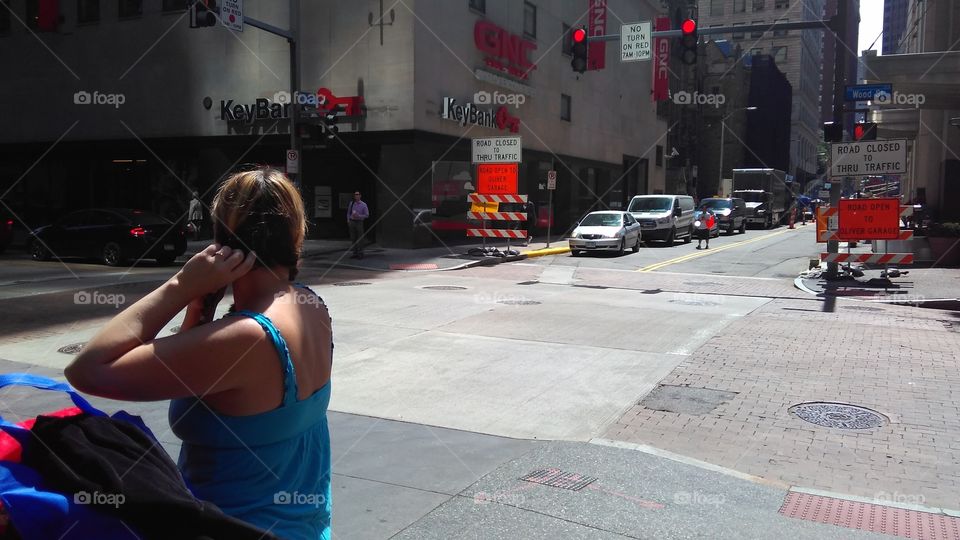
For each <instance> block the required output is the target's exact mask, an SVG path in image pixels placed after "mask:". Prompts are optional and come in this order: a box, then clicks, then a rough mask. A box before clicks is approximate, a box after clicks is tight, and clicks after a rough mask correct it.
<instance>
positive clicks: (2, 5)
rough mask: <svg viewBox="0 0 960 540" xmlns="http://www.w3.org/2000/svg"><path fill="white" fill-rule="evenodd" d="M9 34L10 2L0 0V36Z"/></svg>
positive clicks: (8, 0)
mask: <svg viewBox="0 0 960 540" xmlns="http://www.w3.org/2000/svg"><path fill="white" fill-rule="evenodd" d="M9 33H10V0H0V34H9Z"/></svg>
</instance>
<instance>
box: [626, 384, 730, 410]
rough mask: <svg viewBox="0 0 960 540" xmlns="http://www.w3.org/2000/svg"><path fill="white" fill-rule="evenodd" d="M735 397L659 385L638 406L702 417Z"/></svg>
mask: <svg viewBox="0 0 960 540" xmlns="http://www.w3.org/2000/svg"><path fill="white" fill-rule="evenodd" d="M736 396H737V393H736V392H727V391H725V390H714V389H713V388H696V387H690V386H676V385H670V384H661V385H660V386H658V387H656V388H654V389H653V391H652V392H650V393H649V394H647V397H645V398H643V401H641V402H640V403H639V405H641V406H643V407H646V408H648V409H653V410H655V411H665V412H672V413H683V414H693V415H704V414H707V413H709V412H710V411H712V410H714V409H716V408H717V407H719V406H720V405H721V404H723V403H724V402H727V401H730V400H731V399H733V398H735V397H736Z"/></svg>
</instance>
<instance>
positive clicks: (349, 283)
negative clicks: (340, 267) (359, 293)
mask: <svg viewBox="0 0 960 540" xmlns="http://www.w3.org/2000/svg"><path fill="white" fill-rule="evenodd" d="M358 285H369V283H367V282H366V281H341V282H340V283H334V284H333V286H334V287H356V286H358Z"/></svg>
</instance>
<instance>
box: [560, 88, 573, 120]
mask: <svg viewBox="0 0 960 540" xmlns="http://www.w3.org/2000/svg"><path fill="white" fill-rule="evenodd" d="M570 107H571V106H570V96H568V95H566V94H560V119H561V120H566V121H567V122H569V121H570Z"/></svg>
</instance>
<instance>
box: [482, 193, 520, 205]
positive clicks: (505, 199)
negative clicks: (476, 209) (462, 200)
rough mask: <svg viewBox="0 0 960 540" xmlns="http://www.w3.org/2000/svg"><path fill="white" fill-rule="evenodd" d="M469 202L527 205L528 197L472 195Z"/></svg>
mask: <svg viewBox="0 0 960 540" xmlns="http://www.w3.org/2000/svg"><path fill="white" fill-rule="evenodd" d="M467 197H468V198H467V200H468V201H470V202H472V203H525V202H527V196H526V195H480V194H479V193H471V194H470V195H468V196H467Z"/></svg>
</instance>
